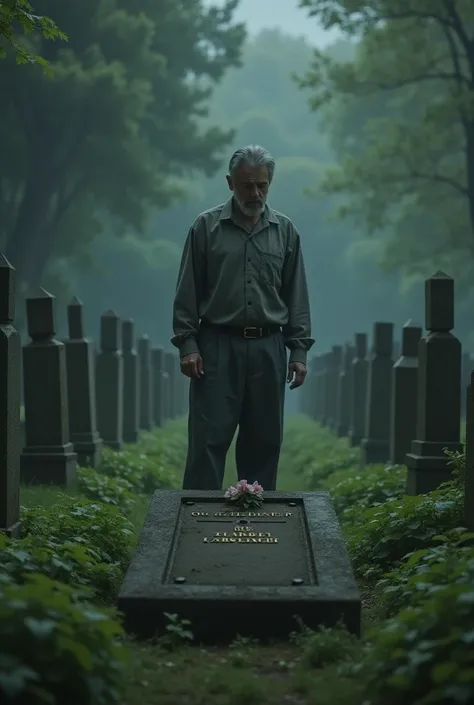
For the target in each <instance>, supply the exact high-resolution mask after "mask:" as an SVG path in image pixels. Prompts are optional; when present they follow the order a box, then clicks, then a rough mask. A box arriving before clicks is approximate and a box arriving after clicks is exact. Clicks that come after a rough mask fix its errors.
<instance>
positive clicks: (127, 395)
mask: <svg viewBox="0 0 474 705" xmlns="http://www.w3.org/2000/svg"><path fill="white" fill-rule="evenodd" d="M122 358H123V419H122V429H123V440H124V442H125V443H136V442H137V441H138V437H139V435H140V431H139V428H140V387H139V375H138V354H137V351H136V350H135V323H134V321H132V320H126V321H122Z"/></svg>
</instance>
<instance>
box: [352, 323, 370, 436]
mask: <svg viewBox="0 0 474 705" xmlns="http://www.w3.org/2000/svg"><path fill="white" fill-rule="evenodd" d="M354 348H355V356H354V359H353V360H352V376H351V387H352V390H351V420H350V428H349V439H350V443H351V446H352V447H357V446H359V445H360V443H361V441H362V438H363V437H364V431H365V407H366V399H367V370H368V366H369V362H368V360H367V333H356V334H355V346H354Z"/></svg>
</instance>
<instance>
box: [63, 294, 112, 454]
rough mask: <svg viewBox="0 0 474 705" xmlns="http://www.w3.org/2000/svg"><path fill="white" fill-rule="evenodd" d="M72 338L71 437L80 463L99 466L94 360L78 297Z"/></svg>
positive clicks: (69, 349) (69, 363) (70, 319)
mask: <svg viewBox="0 0 474 705" xmlns="http://www.w3.org/2000/svg"><path fill="white" fill-rule="evenodd" d="M67 315H68V327H69V340H67V341H66V343H65V348H66V371H67V398H68V412H69V431H70V440H71V443H72V444H73V446H74V452H75V453H77V460H78V463H79V465H81V466H83V467H93V468H96V467H97V466H98V465H99V463H100V459H101V457H102V447H103V442H102V439H101V437H100V436H99V432H98V431H97V416H96V407H95V359H94V351H93V349H92V344H91V342H90V340H88V339H87V337H86V335H85V331H84V316H83V305H82V303H81V301H79V299H78V298H77V297H76V296H75V297H74V298H73V300H72V301H71V303H70V304H69V306H68V310H67Z"/></svg>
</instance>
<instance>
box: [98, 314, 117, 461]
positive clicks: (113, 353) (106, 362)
mask: <svg viewBox="0 0 474 705" xmlns="http://www.w3.org/2000/svg"><path fill="white" fill-rule="evenodd" d="M121 333H122V327H121V323H120V319H119V317H118V316H117V315H116V314H115V313H114V312H113V311H107V313H104V314H103V315H102V316H101V317H100V352H99V353H98V354H97V357H96V368H95V369H96V406H97V426H98V428H99V433H100V435H101V437H102V438H103V440H104V444H105V445H106V446H108V447H109V448H112V449H113V450H121V449H122V447H123V357H122V349H121V345H122V336H121Z"/></svg>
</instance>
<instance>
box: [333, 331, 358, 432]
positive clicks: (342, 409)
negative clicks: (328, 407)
mask: <svg viewBox="0 0 474 705" xmlns="http://www.w3.org/2000/svg"><path fill="white" fill-rule="evenodd" d="M353 359H354V347H353V346H352V345H351V344H350V343H346V344H345V345H344V350H343V357H342V366H341V371H340V372H339V382H338V395H337V428H336V433H337V435H338V436H339V437H340V438H341V437H343V436H347V435H348V434H349V426H350V421H351V391H352V389H351V382H352V380H351V374H352V361H353Z"/></svg>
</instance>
